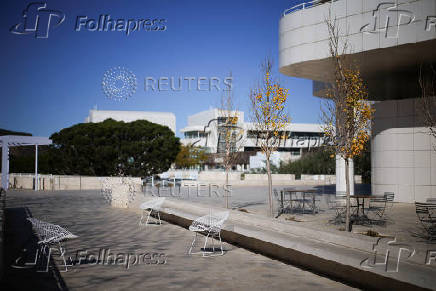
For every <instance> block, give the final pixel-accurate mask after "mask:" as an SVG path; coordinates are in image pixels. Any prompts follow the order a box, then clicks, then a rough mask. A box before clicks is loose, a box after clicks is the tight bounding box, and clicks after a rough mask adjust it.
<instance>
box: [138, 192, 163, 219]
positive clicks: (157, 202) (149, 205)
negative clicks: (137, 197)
mask: <svg viewBox="0 0 436 291" xmlns="http://www.w3.org/2000/svg"><path fill="white" fill-rule="evenodd" d="M164 201H165V197H158V198H154V199H151V200H149V201H146V202H144V203H142V204H141V205H140V206H139V208H141V209H142V215H141V219H139V225H145V226H147V224H149V223H148V221H149V220H150V216H151V214H152V213H153V211H154V212H155V213H156V214H157V217H158V221H159V225H161V224H162V221H161V220H160V214H159V212H160V211H161V209H162V204H163V203H164ZM146 211H148V216H147V220H146V222H145V224H144V223H143V222H142V221H143V219H144V214H145V212H146Z"/></svg>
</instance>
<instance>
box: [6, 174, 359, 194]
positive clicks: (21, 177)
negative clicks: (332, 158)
mask: <svg viewBox="0 0 436 291" xmlns="http://www.w3.org/2000/svg"><path fill="white" fill-rule="evenodd" d="M9 176H10V177H9V184H10V188H11V189H33V188H34V175H32V174H10V175H9ZM104 178H106V177H91V176H66V175H39V176H38V179H39V190H45V191H57V190H99V189H101V183H102V180H103V179H104ZM110 178H113V179H119V178H117V177H110ZM132 179H134V183H135V184H138V185H141V184H142V181H141V178H139V177H135V178H132ZM225 181H226V173H225V172H215V171H203V172H200V173H199V174H198V180H197V181H192V183H206V184H214V183H215V184H223V183H225ZM272 181H273V185H285V186H286V185H333V184H335V183H336V176H335V175H301V179H300V180H296V179H295V175H294V174H272ZM354 181H355V183H358V184H360V183H362V177H361V176H360V175H356V176H354ZM229 184H232V185H241V186H243V185H247V186H249V185H259V186H264V185H268V175H267V174H242V173H241V172H230V173H229Z"/></svg>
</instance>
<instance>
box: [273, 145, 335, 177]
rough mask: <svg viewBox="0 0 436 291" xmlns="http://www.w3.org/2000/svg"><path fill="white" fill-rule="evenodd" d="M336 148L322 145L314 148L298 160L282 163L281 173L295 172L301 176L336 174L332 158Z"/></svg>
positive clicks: (297, 175)
mask: <svg viewBox="0 0 436 291" xmlns="http://www.w3.org/2000/svg"><path fill="white" fill-rule="evenodd" d="M333 153H334V149H332V148H331V147H321V148H318V149H313V150H312V151H311V152H308V153H306V154H305V155H303V156H302V157H301V158H300V159H298V160H296V161H289V162H287V163H281V164H280V168H279V173H280V174H295V177H297V178H300V177H301V174H309V175H334V174H335V170H336V164H335V160H334V159H332V158H331V155H332V154H333Z"/></svg>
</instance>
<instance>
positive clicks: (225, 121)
mask: <svg viewBox="0 0 436 291" xmlns="http://www.w3.org/2000/svg"><path fill="white" fill-rule="evenodd" d="M231 77H232V74H231V73H230V78H231ZM243 136H244V128H243V127H242V126H240V125H239V111H238V110H237V109H236V107H235V102H234V95H233V91H232V87H231V86H229V87H228V89H227V90H225V93H224V94H223V96H222V97H221V104H220V107H219V117H218V146H217V152H218V153H221V154H222V160H223V162H222V164H223V166H224V169H225V171H226V185H228V184H229V172H230V171H231V169H232V167H233V166H234V165H235V163H236V161H237V159H238V152H239V150H240V149H241V147H242V145H243V142H242V139H243ZM225 198H226V208H229V197H228V196H227V195H226V196H225Z"/></svg>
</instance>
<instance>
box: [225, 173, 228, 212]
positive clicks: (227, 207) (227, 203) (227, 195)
mask: <svg viewBox="0 0 436 291" xmlns="http://www.w3.org/2000/svg"><path fill="white" fill-rule="evenodd" d="M226 185H229V169H228V168H226ZM226 187H227V186H226ZM225 196H226V208H227V209H228V208H229V195H227V194H226V195H225Z"/></svg>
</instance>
